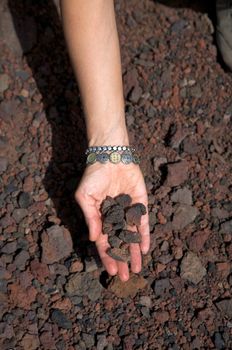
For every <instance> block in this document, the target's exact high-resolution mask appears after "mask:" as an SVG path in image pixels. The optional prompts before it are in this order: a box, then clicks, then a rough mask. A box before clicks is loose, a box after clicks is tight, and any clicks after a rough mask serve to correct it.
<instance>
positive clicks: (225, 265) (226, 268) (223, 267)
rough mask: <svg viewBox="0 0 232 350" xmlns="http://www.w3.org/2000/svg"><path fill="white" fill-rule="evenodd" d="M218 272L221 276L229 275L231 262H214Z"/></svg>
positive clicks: (231, 266)
mask: <svg viewBox="0 0 232 350" xmlns="http://www.w3.org/2000/svg"><path fill="white" fill-rule="evenodd" d="M216 266H217V270H218V273H219V274H220V276H221V277H222V278H226V277H227V276H229V274H230V272H231V268H232V264H231V262H229V261H225V262H218V263H216Z"/></svg>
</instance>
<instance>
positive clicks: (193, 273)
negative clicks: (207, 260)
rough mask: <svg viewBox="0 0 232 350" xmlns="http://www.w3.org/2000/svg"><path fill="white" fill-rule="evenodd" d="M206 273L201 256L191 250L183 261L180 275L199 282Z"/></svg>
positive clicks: (196, 282)
mask: <svg viewBox="0 0 232 350" xmlns="http://www.w3.org/2000/svg"><path fill="white" fill-rule="evenodd" d="M205 275H206V269H205V267H204V266H203V265H202V263H201V260H200V259H199V257H198V256H197V255H196V254H195V253H193V252H191V251H189V252H188V253H187V254H186V255H185V256H184V258H183V260H182V261H181V273H180V276H181V277H182V278H184V279H187V280H189V281H191V282H193V283H195V284H198V283H199V282H200V281H201V280H202V279H203V277H204V276H205Z"/></svg>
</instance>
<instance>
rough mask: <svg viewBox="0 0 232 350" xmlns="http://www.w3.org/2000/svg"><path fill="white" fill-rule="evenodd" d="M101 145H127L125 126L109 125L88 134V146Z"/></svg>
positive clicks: (127, 138)
mask: <svg viewBox="0 0 232 350" xmlns="http://www.w3.org/2000/svg"><path fill="white" fill-rule="evenodd" d="M103 145H106V146H108V145H112V146H113V145H118V146H120V145H124V146H128V145H129V136H128V132H127V129H126V125H111V126H110V127H109V126H107V128H105V127H104V128H102V129H101V130H100V129H97V130H94V131H93V132H91V131H89V132H88V146H89V147H91V146H103Z"/></svg>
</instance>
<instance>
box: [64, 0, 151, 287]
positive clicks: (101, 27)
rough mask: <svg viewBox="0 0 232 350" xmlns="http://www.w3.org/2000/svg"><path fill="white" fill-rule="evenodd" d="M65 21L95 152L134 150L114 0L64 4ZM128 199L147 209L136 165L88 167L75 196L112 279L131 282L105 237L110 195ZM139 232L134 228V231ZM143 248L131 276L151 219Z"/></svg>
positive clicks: (135, 251) (134, 248) (136, 247)
mask: <svg viewBox="0 0 232 350" xmlns="http://www.w3.org/2000/svg"><path fill="white" fill-rule="evenodd" d="M60 5H61V15H62V21H63V28H64V34H65V38H66V42H67V47H68V50H69V54H70V59H71V62H72V66H73V69H74V73H75V75H76V78H77V81H78V84H79V89H80V93H81V98H82V103H83V108H84V112H85V119H86V127H87V138H88V145H89V146H100V145H129V138H128V132H127V128H126V123H125V113H124V98H123V84H122V72H121V59H120V48H119V40H118V33H117V27H116V21H115V12H114V3H113V0H84V1H83V0H61V1H60ZM120 193H128V194H130V196H131V197H132V199H133V203H136V202H142V203H144V205H145V206H146V207H147V201H148V200H147V191H146V187H145V183H144V178H143V175H142V172H141V170H140V168H139V166H138V165H135V164H128V165H125V164H122V163H119V164H112V163H110V162H109V163H107V164H100V163H98V162H97V163H95V164H93V165H89V166H87V167H86V170H85V172H84V174H83V177H82V180H81V182H80V184H79V186H78V188H77V190H76V192H75V199H76V201H77V202H78V204H79V205H80V207H81V208H82V210H83V213H84V216H85V220H86V223H87V225H88V228H89V238H90V240H91V241H94V242H95V244H96V247H97V249H98V252H99V255H100V257H101V260H102V262H103V264H104V266H105V268H106V270H107V272H108V273H109V274H110V275H116V274H118V276H119V278H120V279H121V280H122V281H127V280H128V279H129V268H128V265H127V264H126V263H122V262H116V261H115V260H114V259H112V258H111V257H109V256H108V255H107V254H106V250H107V248H108V247H109V244H108V242H107V235H104V234H103V233H102V223H101V217H100V211H99V208H100V204H101V202H102V201H103V200H104V199H105V197H106V196H107V195H109V196H112V197H114V196H116V195H118V194H120ZM133 229H134V228H133ZM137 229H138V230H139V232H140V233H141V236H142V242H141V244H131V245H130V254H131V271H132V272H135V273H138V272H140V270H141V260H142V259H141V252H142V253H143V254H146V253H147V252H148V250H149V245H150V235H149V224H148V214H146V215H144V216H143V217H142V222H141V225H140V226H139V227H138V228H137Z"/></svg>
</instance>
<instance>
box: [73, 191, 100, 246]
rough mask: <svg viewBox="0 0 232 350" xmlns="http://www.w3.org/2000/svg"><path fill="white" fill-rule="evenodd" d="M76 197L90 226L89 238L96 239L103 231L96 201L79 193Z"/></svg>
mask: <svg viewBox="0 0 232 350" xmlns="http://www.w3.org/2000/svg"><path fill="white" fill-rule="evenodd" d="M75 198H76V200H77V202H78V204H79V205H80V207H81V209H82V211H83V213H84V217H85V221H86V224H87V226H88V228H89V239H90V241H96V240H97V239H98V237H99V236H100V234H101V232H102V222H101V217H100V214H99V210H98V208H97V206H96V201H95V200H94V199H93V198H91V197H89V196H83V195H81V194H79V193H77V194H76V196H75Z"/></svg>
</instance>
